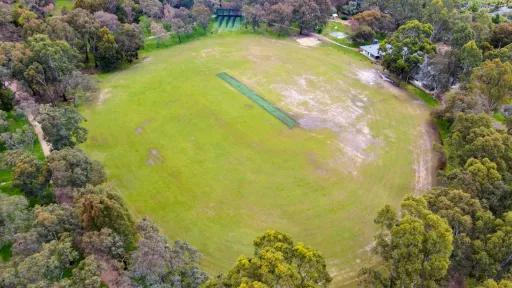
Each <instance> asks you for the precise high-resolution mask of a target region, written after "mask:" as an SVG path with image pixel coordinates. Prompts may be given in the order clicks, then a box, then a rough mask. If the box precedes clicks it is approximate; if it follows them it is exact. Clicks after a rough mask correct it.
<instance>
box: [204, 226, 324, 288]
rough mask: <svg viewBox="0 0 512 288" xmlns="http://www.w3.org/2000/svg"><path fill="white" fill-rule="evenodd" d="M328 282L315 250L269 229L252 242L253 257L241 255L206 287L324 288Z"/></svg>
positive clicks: (321, 259) (322, 263)
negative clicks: (227, 269) (225, 272)
mask: <svg viewBox="0 0 512 288" xmlns="http://www.w3.org/2000/svg"><path fill="white" fill-rule="evenodd" d="M330 282H331V277H330V276H329V273H328V272H327V269H326V264H325V260H324V258H323V257H322V255H320V253H318V251H316V250H314V249H313V248H311V247H308V246H306V245H304V244H302V243H294V242H293V240H292V239H291V238H290V236H288V235H286V234H283V233H281V232H277V231H273V230H269V231H267V232H265V233H264V234H263V235H261V236H259V237H258V238H256V240H254V256H253V257H245V256H241V257H240V258H239V259H238V261H237V263H236V264H235V267H233V268H232V269H231V270H230V271H229V272H228V273H227V274H226V275H225V276H222V275H221V276H219V277H218V278H217V279H215V280H211V281H209V282H208V283H207V284H206V287H212V288H213V287H226V288H227V287H327V286H328V285H329V283H330ZM264 285H266V286H264Z"/></svg>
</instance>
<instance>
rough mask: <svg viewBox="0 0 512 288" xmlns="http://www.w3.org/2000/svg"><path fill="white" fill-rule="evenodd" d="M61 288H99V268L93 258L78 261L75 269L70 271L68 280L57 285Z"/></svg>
mask: <svg viewBox="0 0 512 288" xmlns="http://www.w3.org/2000/svg"><path fill="white" fill-rule="evenodd" d="M59 285H60V286H62V287H70V288H100V287H102V286H101V278H100V267H99V265H98V263H97V262H96V259H95V258H94V256H89V257H87V258H85V259H84V260H82V261H80V263H79V264H78V266H77V267H75V268H74V269H73V271H72V274H71V277H70V278H69V279H64V280H63V281H61V283H59Z"/></svg>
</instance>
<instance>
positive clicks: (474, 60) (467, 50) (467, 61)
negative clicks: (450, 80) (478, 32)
mask: <svg viewBox="0 0 512 288" xmlns="http://www.w3.org/2000/svg"><path fill="white" fill-rule="evenodd" d="M482 60H483V55H482V50H480V48H478V46H477V45H476V42H475V41H474V40H473V41H470V42H468V43H466V44H465V45H464V46H463V47H462V48H461V49H460V52H459V61H460V65H461V66H462V73H463V74H464V75H466V76H469V75H471V71H472V70H473V68H475V67H478V66H479V65H480V63H482Z"/></svg>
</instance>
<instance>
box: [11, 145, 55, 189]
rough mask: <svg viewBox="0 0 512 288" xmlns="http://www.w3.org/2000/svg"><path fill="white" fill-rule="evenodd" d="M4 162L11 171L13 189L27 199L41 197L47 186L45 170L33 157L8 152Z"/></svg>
mask: <svg viewBox="0 0 512 288" xmlns="http://www.w3.org/2000/svg"><path fill="white" fill-rule="evenodd" d="M6 162H7V164H8V165H9V166H10V167H12V169H13V183H12V185H13V187H16V188H19V189H21V191H23V192H24V193H25V195H26V196H27V197H39V198H40V197H41V196H42V193H43V191H44V189H45V188H46V184H47V176H46V169H45V167H44V165H43V163H42V162H41V161H39V160H38V159H37V158H36V157H35V156H33V155H32V154H29V153H27V152H24V151H20V150H13V151H12V152H11V151H8V152H7V153H6Z"/></svg>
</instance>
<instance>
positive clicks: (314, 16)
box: [293, 0, 327, 34]
mask: <svg viewBox="0 0 512 288" xmlns="http://www.w3.org/2000/svg"><path fill="white" fill-rule="evenodd" d="M293 18H294V21H295V22H297V23H298V24H299V34H303V33H304V32H306V33H308V32H311V31H315V30H316V29H317V28H318V27H321V26H323V25H325V23H326V22H327V15H322V14H321V12H320V8H319V7H318V5H317V4H316V2H315V0H303V1H298V2H297V4H296V5H295V7H294V10H293Z"/></svg>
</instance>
